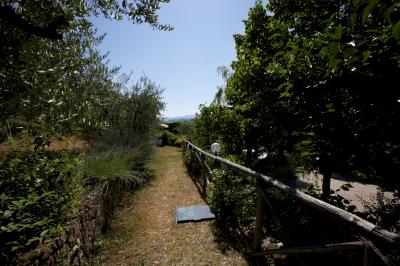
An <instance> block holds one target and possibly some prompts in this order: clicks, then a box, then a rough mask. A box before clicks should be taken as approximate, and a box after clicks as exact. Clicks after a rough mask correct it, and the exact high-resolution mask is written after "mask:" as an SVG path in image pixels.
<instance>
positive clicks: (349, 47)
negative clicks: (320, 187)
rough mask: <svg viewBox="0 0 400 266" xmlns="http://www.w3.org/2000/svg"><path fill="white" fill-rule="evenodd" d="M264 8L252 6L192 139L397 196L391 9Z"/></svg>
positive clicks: (368, 2)
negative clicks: (366, 183) (369, 181)
mask: <svg viewBox="0 0 400 266" xmlns="http://www.w3.org/2000/svg"><path fill="white" fill-rule="evenodd" d="M267 8H268V9H269V11H270V12H267V9H266V8H265V7H264V6H263V3H262V1H257V3H256V5H255V6H254V7H253V8H251V9H250V10H249V17H248V19H247V20H245V21H244V24H245V32H244V34H242V35H235V36H234V38H235V43H236V58H237V59H236V60H235V61H233V62H232V64H231V67H232V73H229V74H228V75H226V86H225V87H223V88H219V90H218V92H217V93H216V100H215V101H214V102H213V103H212V104H211V105H210V106H207V107H206V106H204V107H202V108H201V110H200V114H199V115H198V116H197V118H196V120H195V134H194V141H195V142H196V143H197V144H199V145H200V146H201V147H203V148H206V147H208V146H209V145H210V144H211V143H212V142H214V141H218V142H221V143H222V144H223V146H224V148H226V147H229V146H232V149H231V150H229V151H228V153H233V154H236V155H239V154H240V153H241V149H242V148H245V149H247V150H252V149H254V150H259V149H261V148H263V149H265V150H266V152H267V153H268V155H270V156H272V157H276V158H284V157H285V154H290V157H291V158H296V159H297V165H295V166H298V167H301V168H305V169H313V170H319V171H320V173H322V174H323V175H324V176H326V177H329V176H330V175H331V173H332V172H338V173H341V174H348V175H353V174H357V175H360V174H361V175H363V176H368V177H374V178H375V180H376V181H379V182H380V184H381V185H382V186H384V187H386V188H387V189H391V190H392V191H394V192H399V189H400V182H399V179H398V178H395V177H394V176H395V175H393V173H396V172H399V170H400V168H399V167H400V161H399V158H400V157H399V152H400V150H399V147H400V138H399V136H400V134H398V133H399V132H400V127H399V125H400V120H399V119H400V117H399V116H398V113H399V112H400V104H399V102H398V100H399V99H400V92H399V90H398V89H397V87H396V84H397V79H398V76H399V74H400V68H399V66H398V61H399V58H400V50H399V49H398V47H399V39H398V34H397V33H398V29H399V24H398V23H399V22H398V21H399V19H400V10H399V9H398V6H397V4H396V3H395V1H391V0H387V1H374V0H361V1H333V0H332V1H317V0H313V1H303V0H301V1H294V0H273V1H269V3H268V5H267ZM224 121H228V123H229V125H228V126H226V125H225V124H224ZM230 138H232V139H230ZM228 144H229V146H228ZM247 155H248V156H247V158H246V161H245V164H246V165H248V166H251V165H252V163H253V162H254V158H252V156H251V153H247ZM268 167H275V165H272V166H268ZM276 168H279V165H277V166H276ZM272 170H273V169H272ZM275 170H278V169H275ZM327 194H329V189H328V191H327Z"/></svg>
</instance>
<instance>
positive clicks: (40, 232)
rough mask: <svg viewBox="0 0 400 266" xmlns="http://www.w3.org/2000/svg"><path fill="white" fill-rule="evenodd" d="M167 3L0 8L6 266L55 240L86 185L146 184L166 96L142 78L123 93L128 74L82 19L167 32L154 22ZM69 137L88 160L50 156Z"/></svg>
mask: <svg viewBox="0 0 400 266" xmlns="http://www.w3.org/2000/svg"><path fill="white" fill-rule="evenodd" d="M167 2H168V0H150V1H142V0H140V1H134V2H128V1H115V0H113V1H75V0H72V1H50V0H49V1H23V0H22V1H21V0H7V1H2V3H1V4H0V138H1V139H0V140H1V141H2V142H3V143H2V144H1V145H4V147H7V148H6V149H3V153H2V154H1V155H0V222H1V227H0V238H1V240H2V241H1V243H0V260H1V261H2V263H4V264H10V263H13V262H15V260H17V259H18V256H19V255H21V254H22V253H23V252H25V251H26V250H28V249H30V248H32V247H35V246H36V245H37V244H39V243H41V242H43V241H44V240H46V239H48V238H50V237H52V236H54V235H55V234H58V233H60V232H61V231H62V226H63V223H64V221H65V219H66V217H67V216H68V215H69V214H70V213H71V212H72V211H73V206H74V204H75V203H76V202H77V201H78V200H79V197H80V195H81V194H82V193H83V192H84V191H85V188H86V186H92V185H96V184H97V183H99V182H108V181H110V180H111V179H116V178H117V179H119V180H122V181H123V182H127V183H129V184H132V185H135V184H139V183H143V182H144V180H145V177H146V172H145V162H146V160H147V159H148V156H149V154H150V152H151V149H150V144H149V143H150V141H151V136H152V134H154V132H155V131H156V130H157V129H158V124H159V116H160V112H161V110H162V109H163V108H164V103H163V102H162V100H161V94H162V89H161V88H160V87H159V86H158V85H156V84H154V83H153V82H152V81H151V80H150V79H149V78H147V77H142V78H141V79H140V80H139V81H138V82H137V83H136V84H133V85H132V86H128V83H130V76H129V75H123V74H120V73H119V68H117V67H110V66H108V64H107V56H106V55H102V54H101V53H100V52H99V51H98V50H97V49H96V46H97V45H98V44H99V43H100V42H101V41H102V39H103V38H104V36H98V35H97V34H96V29H95V28H94V27H93V25H92V24H91V23H90V21H89V20H88V19H87V18H88V16H92V15H95V16H98V15H100V14H102V15H103V16H105V17H107V18H111V19H123V18H128V19H130V20H131V21H132V22H133V23H142V22H145V23H148V24H150V25H151V26H152V27H153V28H155V29H158V30H171V29H172V28H171V27H170V26H169V25H163V24H160V23H159V22H158V19H157V14H156V12H157V10H158V9H159V7H160V4H161V3H167ZM71 136H74V137H75V138H78V139H82V140H84V141H86V143H89V144H90V145H89V147H90V148H89V150H87V149H85V151H87V154H77V153H76V152H71V151H49V150H48V149H47V147H48V146H49V144H50V145H51V142H52V141H53V140H54V139H60V140H66V139H68V138H69V137H71ZM5 143H6V145H5ZM21 143H24V144H26V145H24V146H25V147H24V148H22V147H21ZM81 151H82V150H81ZM107 163H108V164H107ZM106 166H108V167H106ZM105 167H106V168H105Z"/></svg>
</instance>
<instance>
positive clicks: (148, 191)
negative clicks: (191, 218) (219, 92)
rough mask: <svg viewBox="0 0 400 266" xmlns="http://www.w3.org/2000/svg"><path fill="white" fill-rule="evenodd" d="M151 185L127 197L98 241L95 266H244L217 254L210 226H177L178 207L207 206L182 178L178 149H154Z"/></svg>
mask: <svg viewBox="0 0 400 266" xmlns="http://www.w3.org/2000/svg"><path fill="white" fill-rule="evenodd" d="M150 169H151V173H152V175H153V178H152V180H151V182H150V183H149V185H147V186H145V187H144V188H142V189H141V190H139V191H137V192H135V193H133V194H130V195H128V196H126V197H125V198H124V200H123V202H122V206H121V208H120V210H119V211H117V213H116V215H115V216H114V219H113V221H112V222H111V228H110V230H109V232H108V233H107V234H106V236H105V237H104V238H102V239H101V245H100V250H101V252H100V253H99V255H98V256H97V257H96V258H95V259H94V260H93V261H92V264H95V265H96V264H97V265H246V261H245V260H244V259H243V258H242V256H241V254H240V253H239V252H237V251H235V250H233V249H229V248H225V249H223V250H222V249H220V248H219V244H218V242H217V241H216V239H215V236H214V235H213V227H214V226H213V225H214V222H213V221H206V222H200V223H184V224H176V222H175V211H176V208H178V207H183V206H189V205H203V204H205V203H204V201H203V200H202V198H201V197H200V195H199V194H198V192H197V189H196V186H195V185H194V184H193V182H192V181H191V179H190V178H189V176H188V175H187V173H186V170H185V166H184V164H183V160H182V152H181V150H180V149H179V148H175V147H169V146H166V147H163V148H158V149H157V151H156V153H155V155H154V158H153V160H152V161H151V163H150Z"/></svg>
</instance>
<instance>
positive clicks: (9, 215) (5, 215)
mask: <svg viewBox="0 0 400 266" xmlns="http://www.w3.org/2000/svg"><path fill="white" fill-rule="evenodd" d="M13 213H14V211H10V210H6V211H5V212H4V214H3V216H4V218H6V219H7V218H10V217H11V216H12V215H13Z"/></svg>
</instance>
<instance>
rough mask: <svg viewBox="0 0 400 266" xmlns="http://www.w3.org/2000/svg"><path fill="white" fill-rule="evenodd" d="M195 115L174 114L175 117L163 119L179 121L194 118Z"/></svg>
mask: <svg viewBox="0 0 400 266" xmlns="http://www.w3.org/2000/svg"><path fill="white" fill-rule="evenodd" d="M194 116H195V115H182V116H174V117H164V118H163V119H162V121H164V122H166V123H172V122H178V121H190V120H193V118H194Z"/></svg>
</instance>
